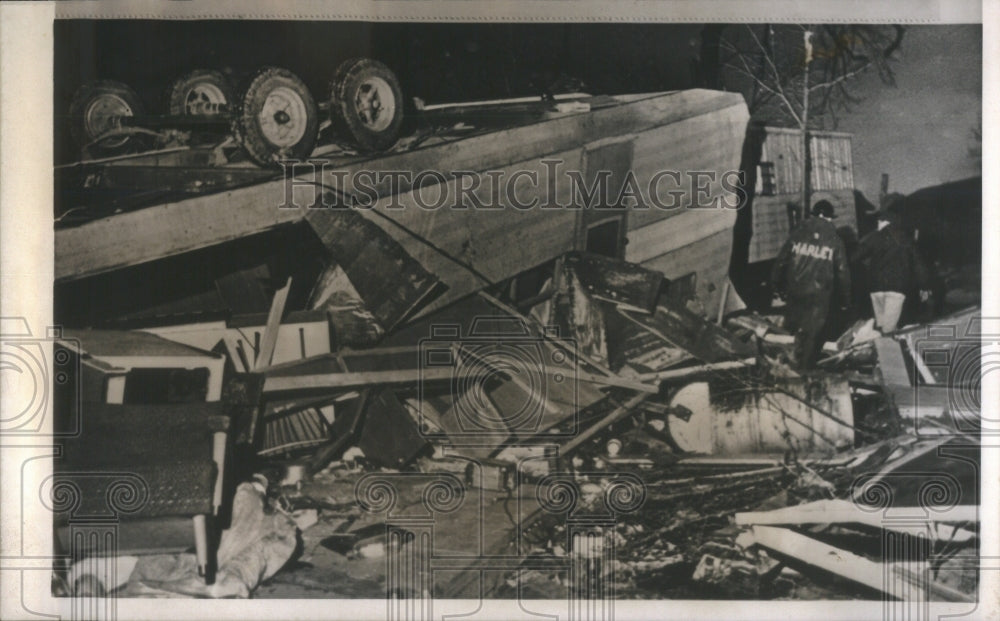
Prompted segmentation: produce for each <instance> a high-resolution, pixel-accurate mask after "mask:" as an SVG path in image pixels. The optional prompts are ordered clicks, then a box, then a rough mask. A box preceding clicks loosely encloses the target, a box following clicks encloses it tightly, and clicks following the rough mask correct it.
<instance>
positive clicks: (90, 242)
mask: <svg viewBox="0 0 1000 621" xmlns="http://www.w3.org/2000/svg"><path fill="white" fill-rule="evenodd" d="M283 200H284V187H283V182H281V181H272V182H268V183H263V184H258V185H253V186H248V187H245V188H240V189H237V190H231V191H229V192H224V193H220V194H210V195H205V196H199V197H196V198H191V199H188V200H183V201H177V202H171V203H165V204H161V205H156V206H153V207H147V208H145V209H140V210H138V211H133V212H128V213H122V214H117V215H114V216H110V217H108V218H103V219H100V220H95V221H93V222H88V223H87V224H83V225H81V226H77V227H73V228H66V229H59V230H57V231H56V233H55V266H54V269H55V280H56V282H65V281H68V280H75V279H79V278H84V277H86V276H93V275H94V274H101V273H103V272H107V271H111V270H114V269H118V268H122V267H127V266H130V265H136V264H139V263H145V262H148V261H155V260H157V259H162V258H164V257H169V256H172V255H176V254H181V253H183V252H188V251H191V250H197V249H199V248H204V247H206V246H212V245H215V244H221V243H224V242H227V241H232V240H235V239H240V238H243V237H247V236H249V235H253V234H255V233H261V232H264V231H268V230H270V229H273V228H275V227H277V226H280V225H282V224H288V223H293V222H298V221H300V220H301V219H302V218H303V216H304V215H305V213H304V212H303V210H300V209H279V208H278V205H280V204H281V203H282V201H283Z"/></svg>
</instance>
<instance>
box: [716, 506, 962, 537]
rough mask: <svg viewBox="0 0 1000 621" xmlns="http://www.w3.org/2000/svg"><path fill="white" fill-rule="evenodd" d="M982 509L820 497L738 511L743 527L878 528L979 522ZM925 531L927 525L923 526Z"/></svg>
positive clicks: (738, 523) (738, 518) (738, 519)
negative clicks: (862, 503) (882, 505)
mask: <svg viewBox="0 0 1000 621" xmlns="http://www.w3.org/2000/svg"><path fill="white" fill-rule="evenodd" d="M979 513H980V509H979V507H978V506H976V505H960V506H942V507H937V506H928V507H924V506H920V507H888V508H886V509H884V510H881V511H872V510H871V509H870V508H868V509H862V508H860V507H859V506H858V505H856V504H855V503H853V502H851V501H849V500H817V501H815V502H808V503H805V504H802V505H795V506H792V507H782V508H780V509H775V510H774V511H747V512H743V513H737V514H736V524H737V525H739V526H750V525H754V524H761V525H780V524H787V525H793V524H842V523H854V524H867V525H869V526H875V527H878V528H889V529H892V528H893V527H894V522H896V524H895V526H899V525H900V522H905V521H909V523H910V524H909V525H911V526H912V525H913V522H914V521H917V522H920V521H926V522H971V523H976V522H979ZM918 527H919V528H921V529H922V531H921V532H926V530H927V529H926V528H925V527H923V526H920V525H919V524H918Z"/></svg>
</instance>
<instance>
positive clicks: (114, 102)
mask: <svg viewBox="0 0 1000 621" xmlns="http://www.w3.org/2000/svg"><path fill="white" fill-rule="evenodd" d="M132 115H133V112H132V106H130V105H129V104H128V102H127V101H125V100H124V99H123V98H121V97H119V96H118V95H112V94H110V93H105V94H102V95H98V96H97V97H95V98H94V100H93V101H92V102H91V103H90V105H89V106H87V111H86V114H84V128H85V129H86V131H87V138H88V139H89V140H91V141H95V140H97V139H99V138H100V137H101V136H103V135H104V134H106V133H108V132H111V131H114V130H116V129H121V126H122V123H121V117H123V116H132ZM128 139H129V137H128V136H120V137H117V138H111V139H108V140H104V141H102V142H103V143H104V144H105V145H106V146H108V147H118V146H121V145H123V144H125V143H126V142H128Z"/></svg>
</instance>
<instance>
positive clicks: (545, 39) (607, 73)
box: [54, 20, 705, 161]
mask: <svg viewBox="0 0 1000 621" xmlns="http://www.w3.org/2000/svg"><path fill="white" fill-rule="evenodd" d="M703 28H705V26H704V25H702V24H625V25H618V24H422V23H416V24H373V23H368V22H304V21H253V20H210V21H167V20H57V21H56V22H55V38H56V45H55V68H54V69H55V71H54V75H55V102H54V103H55V111H56V123H57V127H56V147H57V151H56V153H57V160H58V161H68V159H71V158H72V154H71V151H69V150H67V149H68V148H69V146H68V145H67V144H65V142H66V141H65V139H64V138H65V134H66V133H67V132H66V131H65V130H66V112H67V111H68V109H69V105H70V102H71V100H72V97H73V93H74V92H75V91H76V89H77V88H79V87H80V86H81V85H82V84H84V83H86V82H89V81H92V80H97V79H111V80H118V81H120V82H124V83H125V84H127V85H129V86H131V87H132V88H133V89H135V90H136V91H137V92H138V94H139V95H140V97H141V99H142V101H143V104H144V106H145V108H146V111H147V112H150V113H156V112H162V111H164V108H165V106H166V104H165V97H166V91H167V89H168V88H169V86H170V84H171V82H172V81H173V80H175V79H176V78H178V77H179V76H181V75H183V74H185V73H187V72H189V71H191V70H194V69H205V68H208V69H219V70H223V71H225V72H226V73H228V74H230V75H231V77H232V79H233V82H234V84H236V85H237V92H240V89H239V84H240V82H241V81H242V80H244V79H245V78H246V77H247V76H248V75H249V74H250V73H252V72H253V71H254V70H256V69H257V68H259V67H261V66H264V65H276V66H281V67H285V68H287V69H290V70H291V71H293V72H295V73H296V74H298V75H299V76H300V77H301V78H302V79H303V80H304V81H305V82H306V84H307V85H308V86H309V88H310V90H311V91H312V93H313V96H314V97H315V98H316V99H317V101H322V100H325V99H326V98H327V97H328V96H329V81H330V79H331V78H332V76H333V73H334V70H335V69H336V67H337V65H338V64H339V63H340V62H342V61H343V60H346V59H348V58H353V57H356V56H367V57H371V58H375V59H378V60H381V61H382V62H384V63H386V64H387V65H388V66H389V67H390V68H391V69H393V71H395V73H396V75H397V76H398V77H399V79H400V82H401V83H402V87H403V93H404V97H405V99H406V101H407V105H412V104H411V101H412V97H414V96H416V97H420V98H421V99H423V100H424V101H426V102H427V103H440V102H455V101H471V100H476V99H492V98H501V97H518V96H525V95H541V94H543V93H546V92H549V93H558V92H570V91H575V90H580V89H585V90H586V91H587V92H590V93H594V94H598V93H600V94H615V93H623V92H633V93H634V92H645V91H660V90H675V89H683V88H691V87H693V86H697V85H699V83H700V81H701V79H700V77H699V76H700V75H701V70H700V69H699V63H700V58H701V50H700V46H701V32H702V29H703Z"/></svg>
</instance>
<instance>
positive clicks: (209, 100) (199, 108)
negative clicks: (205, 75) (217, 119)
mask: <svg viewBox="0 0 1000 621" xmlns="http://www.w3.org/2000/svg"><path fill="white" fill-rule="evenodd" d="M227 103H229V102H228V101H227V100H226V95H225V93H223V92H222V89H221V88H219V87H218V86H217V85H215V84H212V83H211V82H202V83H199V84H195V85H193V86H192V87H191V88H190V89H189V90H188V92H187V95H186V96H185V97H184V114H188V115H192V116H194V115H201V116H212V115H216V114H218V113H219V106H222V105H225V104H227Z"/></svg>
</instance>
